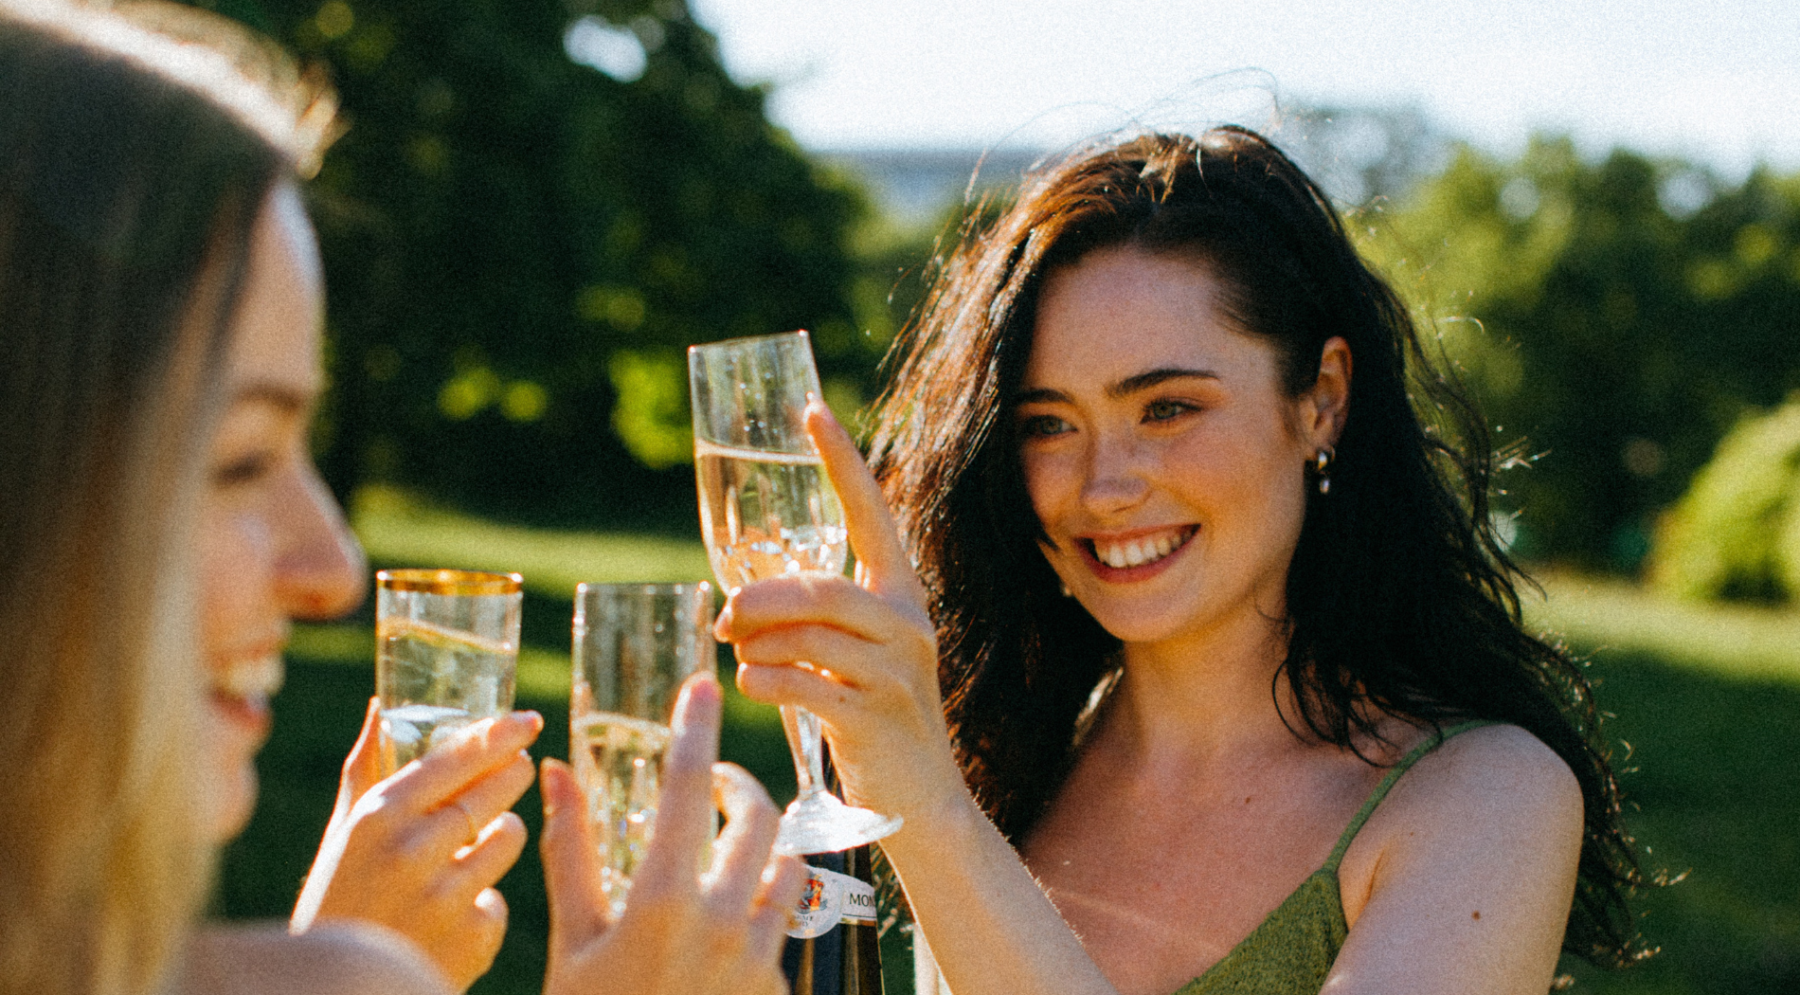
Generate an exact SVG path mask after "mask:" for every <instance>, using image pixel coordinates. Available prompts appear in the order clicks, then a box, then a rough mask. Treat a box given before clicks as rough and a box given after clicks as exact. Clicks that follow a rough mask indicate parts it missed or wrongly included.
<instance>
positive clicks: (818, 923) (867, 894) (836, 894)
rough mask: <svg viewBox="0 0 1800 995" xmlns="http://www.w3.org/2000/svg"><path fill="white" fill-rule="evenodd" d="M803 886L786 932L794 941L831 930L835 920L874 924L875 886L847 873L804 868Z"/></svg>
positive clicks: (854, 924) (851, 923)
mask: <svg viewBox="0 0 1800 995" xmlns="http://www.w3.org/2000/svg"><path fill="white" fill-rule="evenodd" d="M806 870H807V872H808V875H807V879H806V889H805V890H804V891H802V892H801V893H800V901H799V903H798V904H796V905H795V906H794V921H793V924H792V925H791V926H789V927H788V931H787V934H788V935H789V936H791V937H794V938H795V939H797V940H806V939H811V938H812V937H815V936H823V935H825V934H826V933H829V932H831V929H832V927H833V926H836V925H837V924H838V923H848V924H850V925H852V926H873V925H875V886H874V885H871V884H869V883H868V882H867V881H863V880H860V879H858V878H853V877H851V876H850V875H848V874H839V873H838V872H836V871H831V870H826V869H825V868H823V867H808V868H807V869H806Z"/></svg>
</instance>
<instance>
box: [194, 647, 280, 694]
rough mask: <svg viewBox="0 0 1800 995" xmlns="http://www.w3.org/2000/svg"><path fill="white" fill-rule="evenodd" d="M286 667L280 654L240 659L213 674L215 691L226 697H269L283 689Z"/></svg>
mask: <svg viewBox="0 0 1800 995" xmlns="http://www.w3.org/2000/svg"><path fill="white" fill-rule="evenodd" d="M283 675H284V669H283V667H282V663H281V657H280V656H268V657H264V658H262V659H260V660H240V661H238V662H236V663H234V664H232V665H231V666H230V667H229V668H227V669H226V670H225V671H223V672H222V673H216V674H214V676H213V682H212V685H213V693H215V694H218V695H222V696H224V697H226V698H237V699H250V698H263V699H268V698H272V697H274V696H275V692H277V691H279V690H281V683H282V678H283Z"/></svg>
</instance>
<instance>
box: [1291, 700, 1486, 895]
mask: <svg viewBox="0 0 1800 995" xmlns="http://www.w3.org/2000/svg"><path fill="white" fill-rule="evenodd" d="M1494 724H1495V722H1494V721H1493V720H1492V719H1471V720H1469V721H1467V722H1459V723H1457V724H1456V725H1453V726H1449V727H1447V728H1445V729H1443V730H1442V731H1440V732H1439V733H1437V734H1436V735H1434V736H1432V737H1430V738H1429V739H1427V740H1425V742H1423V743H1420V744H1419V745H1418V746H1415V747H1413V749H1412V752H1411V753H1408V754H1407V755H1406V756H1404V757H1401V758H1400V762H1399V763H1397V764H1395V765H1394V766H1393V768H1392V769H1390V770H1389V771H1388V772H1387V776H1386V777H1384V778H1382V779H1381V783H1380V784H1378V785H1376V786H1375V790H1374V791H1373V792H1372V793H1371V794H1370V795H1369V800H1368V801H1366V802H1363V806H1362V808H1360V809H1358V810H1357V812H1356V817H1355V818H1353V819H1351V820H1350V825H1348V826H1346V827H1344V835H1342V836H1339V837H1338V841H1337V846H1336V847H1335V848H1333V849H1332V851H1331V859H1329V860H1327V861H1325V869H1326V870H1328V871H1330V872H1332V873H1333V874H1336V873H1337V869H1338V864H1340V863H1342V862H1343V859H1344V853H1345V852H1346V851H1348V850H1349V849H1350V841H1351V840H1354V839H1356V834H1357V832H1358V831H1359V830H1361V829H1362V827H1363V823H1365V822H1368V821H1369V816H1370V815H1373V814H1374V812H1375V806H1377V805H1380V804H1381V800H1382V799H1383V798H1386V797H1387V793H1388V792H1389V791H1392V790H1393V788H1394V782H1396V781H1398V780H1400V775H1402V774H1404V773H1406V772H1407V770H1408V769H1409V768H1411V767H1412V765H1413V764H1416V763H1418V762H1419V759H1420V758H1421V757H1423V756H1425V754H1427V753H1430V752H1431V751H1432V750H1435V749H1437V748H1438V747H1439V746H1442V745H1443V743H1444V740H1446V739H1449V738H1450V737H1452V736H1456V735H1459V734H1461V733H1465V732H1468V731H1469V730H1470V729H1477V728H1480V727H1481V726H1491V725H1494Z"/></svg>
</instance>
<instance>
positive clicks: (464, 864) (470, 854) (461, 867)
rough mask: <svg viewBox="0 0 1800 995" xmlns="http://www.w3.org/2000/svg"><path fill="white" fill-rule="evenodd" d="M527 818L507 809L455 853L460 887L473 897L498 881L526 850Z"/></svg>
mask: <svg viewBox="0 0 1800 995" xmlns="http://www.w3.org/2000/svg"><path fill="white" fill-rule="evenodd" d="M526 835H527V834H526V832H525V820H523V819H521V818H519V817H518V815H517V814H515V813H513V812H507V813H505V814H503V815H501V816H500V817H499V818H497V819H495V820H494V821H492V822H490V823H488V824H487V825H485V826H483V827H482V828H481V835H479V836H477V837H476V838H475V840H474V841H473V842H471V843H469V845H467V846H465V847H463V848H462V850H460V851H458V853H457V855H456V872H457V874H458V876H459V877H460V879H461V886H460V887H461V889H462V890H463V891H464V892H465V893H466V894H467V895H468V896H469V897H471V898H479V897H480V892H482V891H483V890H484V889H487V888H489V887H491V886H493V885H494V884H495V883H497V882H498V881H499V880H500V878H501V877H503V876H504V875H505V874H506V872H507V871H509V870H511V869H512V865H513V864H515V863H517V862H518V859H519V855H520V854H522V853H524V852H525V837H526Z"/></svg>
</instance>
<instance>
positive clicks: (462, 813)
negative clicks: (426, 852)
mask: <svg viewBox="0 0 1800 995" xmlns="http://www.w3.org/2000/svg"><path fill="white" fill-rule="evenodd" d="M535 773H536V772H535V770H534V769H533V768H532V765H531V757H530V756H529V755H527V754H526V753H524V752H523V751H521V752H518V753H515V754H513V757H512V759H511V760H510V761H508V762H506V763H504V764H502V765H500V766H498V767H494V768H492V769H490V770H488V772H487V773H485V774H483V775H482V776H481V777H479V778H477V779H476V780H475V781H474V782H473V783H471V784H470V785H469V786H468V787H467V788H465V789H463V792H462V794H459V795H457V796H456V797H455V798H451V799H449V800H448V801H446V802H444V804H442V805H440V806H438V808H437V810H436V811H434V812H432V813H431V814H429V815H427V816H426V824H427V825H428V826H430V832H431V833H432V836H433V839H434V841H435V842H437V843H438V844H439V846H440V848H441V849H442V850H443V852H445V853H454V852H455V851H457V850H458V849H460V848H462V847H463V846H466V845H467V844H469V843H471V842H473V841H474V840H475V839H476V837H477V836H480V835H482V834H484V833H486V832H487V830H488V828H489V827H490V826H491V825H492V824H493V823H494V822H495V821H496V820H499V819H502V818H504V817H505V816H506V815H507V814H510V809H511V808H512V807H513V804H514V803H516V802H517V801H518V800H519V799H520V798H521V797H522V796H524V794H525V789H526V788H529V787H531V781H532V777H533V776H534V774H535Z"/></svg>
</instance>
